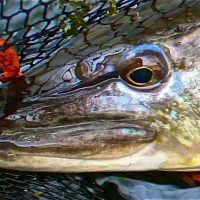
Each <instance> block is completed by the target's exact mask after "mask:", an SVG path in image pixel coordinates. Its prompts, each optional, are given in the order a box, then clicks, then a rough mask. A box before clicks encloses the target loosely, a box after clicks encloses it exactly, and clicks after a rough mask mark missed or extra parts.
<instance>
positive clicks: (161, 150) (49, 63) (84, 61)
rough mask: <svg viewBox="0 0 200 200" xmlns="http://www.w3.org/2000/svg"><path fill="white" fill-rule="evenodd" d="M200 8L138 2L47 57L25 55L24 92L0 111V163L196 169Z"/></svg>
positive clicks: (43, 167) (31, 167) (199, 159)
mask: <svg viewBox="0 0 200 200" xmlns="http://www.w3.org/2000/svg"><path fill="white" fill-rule="evenodd" d="M119 5H120V4H119ZM199 8H200V1H181V2H180V1H173V2H172V1H164V2H163V1H153V2H152V1H147V2H145V3H142V2H140V3H139V4H138V6H137V4H135V6H132V7H131V6H128V7H127V8H126V9H125V10H121V11H120V10H119V9H118V10H119V11H118V12H117V14H116V15H113V16H106V17H104V18H102V19H100V20H99V21H98V23H93V24H89V25H88V27H87V28H85V29H84V30H83V31H82V32H81V31H80V33H79V34H77V35H75V36H74V37H71V36H69V37H68V38H66V39H65V43H64V44H63V45H62V46H60V47H59V48H58V49H56V50H55V51H53V52H51V53H50V54H48V55H47V53H46V54H45V53H44V56H47V58H48V57H50V58H49V59H47V58H46V59H44V61H43V62H40V63H39V64H35V65H33V66H32V67H30V66H29V64H27V60H26V63H24V64H23V62H22V63H21V64H22V67H21V72H22V73H23V74H24V77H25V80H26V82H27V87H26V89H25V90H24V91H23V92H26V95H25V96H24V98H23V101H22V102H20V106H19V107H18V108H17V109H16V111H15V112H14V113H10V114H9V115H6V116H4V118H2V120H3V122H2V123H1V124H2V125H1V135H0V167H1V168H6V169H15V170H25V171H51V172H92V171H144V170H167V171H170V170H173V171H186V170H187V171H195V170H199V165H200V153H199V148H198V146H199V143H200V134H199V133H200V119H199V116H200V113H199V103H200V102H199V99H200V98H199V94H200V93H199V90H200V79H199V76H200V72H199V67H200V57H199V52H200V37H199V34H200V29H199V17H200V16H199V12H198V10H199ZM93 9H95V8H93ZM58 36H59V33H58ZM50 46H51V47H52V44H50ZM47 50H48V49H47ZM30 57H31V55H30ZM38 59H39V58H38ZM15 83H16V84H17V81H16V82H15ZM8 85H9V83H8ZM8 87H9V86H8ZM8 109H9V108H8ZM2 116H3V112H2ZM5 123H6V124H7V126H5V125H4V124H5Z"/></svg>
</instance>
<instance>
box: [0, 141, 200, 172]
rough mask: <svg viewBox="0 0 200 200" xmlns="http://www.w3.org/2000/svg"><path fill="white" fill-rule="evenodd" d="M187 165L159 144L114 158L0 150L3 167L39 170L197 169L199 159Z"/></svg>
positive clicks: (1, 166) (0, 164)
mask: <svg viewBox="0 0 200 200" xmlns="http://www.w3.org/2000/svg"><path fill="white" fill-rule="evenodd" d="M193 164H194V165H193V166H192V165H190V166H188V165H187V163H184V164H183V163H182V164H180V163H179V162H176V158H172V157H169V155H167V154H166V153H165V152H163V151H161V150H158V149H157V146H156V143H155V142H152V143H150V144H148V145H146V146H145V147H144V148H143V149H142V150H141V151H139V152H137V153H135V154H132V155H128V156H125V157H121V158H115V159H81V158H80V159H79V158H75V159H72V158H66V157H53V156H52V157H50V156H43V155H29V154H14V153H10V154H9V153H7V154H6V152H4V156H3V153H2V152H0V168H5V169H12V170H19V171H36V172H39V171H41V172H108V171H116V172H117V171H149V170H160V171H198V170H199V168H200V167H199V166H200V162H198V163H193Z"/></svg>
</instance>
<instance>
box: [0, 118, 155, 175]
mask: <svg viewBox="0 0 200 200" xmlns="http://www.w3.org/2000/svg"><path fill="white" fill-rule="evenodd" d="M131 122H132V123H131ZM156 136H157V133H156V131H155V130H153V129H151V128H145V127H144V126H141V125H134V123H133V121H130V120H126V121H125V120H124V119H123V120H113V121H111V120H110V121H105V120H99V121H92V122H91V121H90V122H82V123H76V124H73V125H60V126H55V127H48V130H47V127H40V128H24V130H23V131H22V130H21V131H20V130H19V131H16V133H15V134H9V133H7V134H2V135H1V136H0V167H3V168H9V169H17V170H25V171H26V170H28V171H51V172H52V171H54V172H55V171H59V172H84V171H85V172H86V171H118V170H124V168H126V167H127V165H128V163H129V162H130V157H131V156H132V155H134V154H137V153H138V152H140V151H141V150H142V149H144V147H145V146H146V145H148V144H151V143H152V142H153V141H154V140H155V138H156ZM123 160H124V161H123ZM102 165H103V166H102ZM139 168H140V167H138V169H139ZM127 170H128V168H127Z"/></svg>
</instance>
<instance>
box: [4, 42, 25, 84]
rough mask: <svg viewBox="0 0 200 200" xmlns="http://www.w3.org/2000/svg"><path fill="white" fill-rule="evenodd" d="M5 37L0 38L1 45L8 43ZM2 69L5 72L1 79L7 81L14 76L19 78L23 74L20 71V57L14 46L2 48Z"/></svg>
mask: <svg viewBox="0 0 200 200" xmlns="http://www.w3.org/2000/svg"><path fill="white" fill-rule="evenodd" d="M8 43H9V42H6V40H5V39H3V38H0V47H3V45H4V44H8ZM0 69H2V71H3V73H2V74H0V81H1V82H7V81H9V80H10V79H12V78H18V77H21V76H22V73H21V72H20V63H19V57H18V55H17V53H16V51H15V50H14V48H13V47H8V48H6V49H3V50H0Z"/></svg>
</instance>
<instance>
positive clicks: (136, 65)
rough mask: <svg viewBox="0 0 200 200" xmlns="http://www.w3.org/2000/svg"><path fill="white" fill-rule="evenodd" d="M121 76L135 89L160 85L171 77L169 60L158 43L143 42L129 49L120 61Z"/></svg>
mask: <svg viewBox="0 0 200 200" xmlns="http://www.w3.org/2000/svg"><path fill="white" fill-rule="evenodd" d="M119 68H120V70H119V74H120V77H121V78H122V79H123V80H124V81H125V82H126V83H128V84H129V85H131V86H132V87H133V88H135V89H140V90H148V89H153V88H156V87H158V86H160V85H161V84H162V83H163V82H165V81H166V79H167V78H168V77H169V74H170V72H169V61H168V58H167V55H166V54H165V52H164V51H163V50H162V49H161V48H160V47H159V46H157V45H154V44H142V45H138V46H137V47H135V48H133V49H131V50H129V51H128V52H126V54H125V55H124V56H123V57H122V60H121V62H120V67H119Z"/></svg>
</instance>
